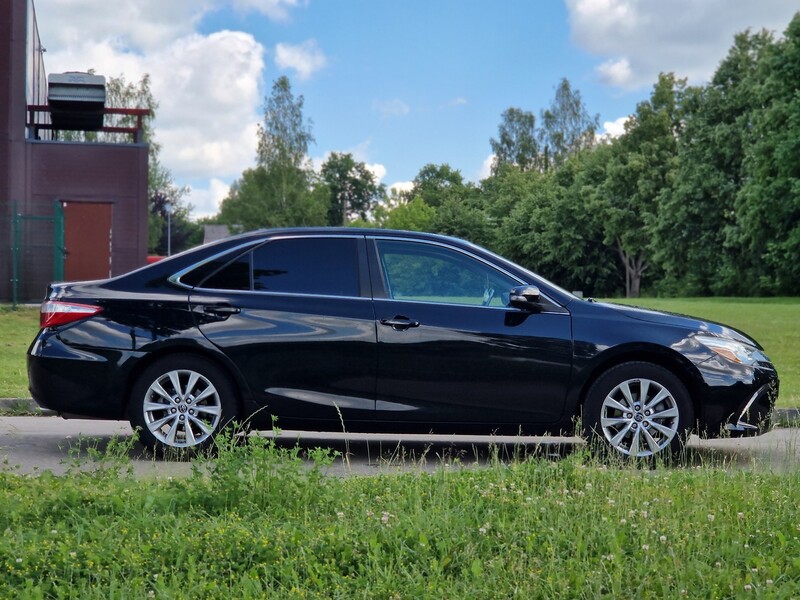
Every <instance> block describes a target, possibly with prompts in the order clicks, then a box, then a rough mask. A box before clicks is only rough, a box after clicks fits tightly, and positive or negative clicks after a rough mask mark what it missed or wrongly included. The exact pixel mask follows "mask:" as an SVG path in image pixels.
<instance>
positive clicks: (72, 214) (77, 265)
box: [61, 201, 111, 281]
mask: <svg viewBox="0 0 800 600" xmlns="http://www.w3.org/2000/svg"><path fill="white" fill-rule="evenodd" d="M61 205H62V207H63V208H64V279H66V280H67V281H85V280H89V279H105V278H106V277H110V276H111V204H108V203H99V202H67V201H63V202H62V203H61Z"/></svg>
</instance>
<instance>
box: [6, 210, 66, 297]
mask: <svg viewBox="0 0 800 600" xmlns="http://www.w3.org/2000/svg"><path fill="white" fill-rule="evenodd" d="M12 210H13V215H12V217H11V303H12V306H13V307H14V308H16V307H17V305H18V304H19V303H20V301H21V300H22V298H21V294H22V291H23V290H24V289H25V288H26V283H31V284H36V283H44V280H47V282H49V281H60V280H63V279H64V255H65V248H64V209H63V207H62V205H61V202H60V201H59V200H56V201H55V202H54V203H53V215H52V216H49V217H47V216H39V215H25V214H22V213H20V212H18V210H17V202H16V200H15V201H14V202H13V204H12ZM47 256H50V257H52V267H51V268H48V267H47V266H45V265H44V264H43V263H44V262H50V261H49V260H47V258H46V257H47Z"/></svg>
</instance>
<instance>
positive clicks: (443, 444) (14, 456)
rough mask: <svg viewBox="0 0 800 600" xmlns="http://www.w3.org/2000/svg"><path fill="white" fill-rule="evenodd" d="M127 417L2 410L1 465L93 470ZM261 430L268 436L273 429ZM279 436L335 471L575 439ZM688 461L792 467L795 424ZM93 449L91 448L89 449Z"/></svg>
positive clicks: (499, 452)
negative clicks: (320, 456)
mask: <svg viewBox="0 0 800 600" xmlns="http://www.w3.org/2000/svg"><path fill="white" fill-rule="evenodd" d="M131 435H132V433H131V428H130V426H129V425H128V424H127V423H125V422H108V421H89V420H69V421H67V420H63V419H60V418H57V417H0V469H3V470H7V471H8V470H12V471H15V472H18V473H26V474H32V473H38V472H42V471H47V470H49V471H52V472H53V473H56V474H61V473H65V472H66V471H67V470H68V469H70V468H82V469H91V468H93V467H94V466H96V463H95V462H93V458H94V456H96V455H98V453H99V455H100V456H102V455H103V453H104V452H105V450H106V448H107V446H108V444H109V441H110V440H111V439H112V438H114V437H115V436H117V437H120V438H122V439H130V436H131ZM265 435H272V434H271V433H268V434H265ZM278 443H280V444H282V445H285V446H293V445H294V444H296V443H299V444H300V446H301V447H302V448H306V449H308V448H315V447H317V446H321V447H330V448H332V449H334V450H336V451H338V452H340V453H341V454H342V456H345V455H346V456H347V457H348V460H342V459H340V460H337V461H336V462H335V463H334V465H333V466H332V467H330V472H331V473H332V474H335V475H347V474H372V473H392V472H397V471H402V470H408V469H425V470H433V469H437V468H439V467H441V466H442V465H447V466H448V467H459V466H462V465H474V464H484V463H485V462H486V461H487V460H488V458H489V457H490V456H492V455H493V453H495V455H496V456H499V457H500V459H501V460H508V459H510V458H511V457H513V456H526V455H530V454H533V453H539V454H544V455H549V456H554V457H557V456H563V455H564V454H566V453H568V452H570V450H571V449H573V448H574V447H576V445H577V444H580V443H581V442H580V441H578V440H576V439H575V438H555V437H550V438H543V437H536V438H533V437H505V436H496V437H489V436H431V435H402V436H398V435H391V434H370V435H362V434H347V435H345V434H328V433H316V432H313V433H309V432H296V431H284V432H281V434H280V435H279V438H278ZM689 448H690V451H689V453H688V458H687V461H686V462H687V463H688V464H690V465H696V464H708V463H709V462H714V463H716V464H725V465H727V466H729V467H731V468H762V469H763V468H767V469H775V470H781V471H786V470H790V469H791V470H794V469H795V468H797V465H798V463H800V429H797V428H784V429H776V430H774V431H771V432H769V433H767V434H766V435H763V436H760V437H755V438H747V439H733V440H699V439H697V438H694V437H693V438H692V439H691V440H690V442H689ZM93 450H96V452H94V451H93ZM129 455H130V458H131V461H132V464H133V467H134V469H135V471H136V472H137V473H139V474H141V475H143V476H160V477H167V476H173V475H180V474H185V473H189V472H190V471H191V464H189V463H186V462H183V463H181V462H170V461H163V460H158V459H154V458H152V457H150V456H148V455H147V454H146V453H144V452H143V450H142V449H141V447H139V446H138V445H136V446H135V447H134V449H133V450H132V451H131V452H130V453H129Z"/></svg>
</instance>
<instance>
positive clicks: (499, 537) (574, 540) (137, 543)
mask: <svg viewBox="0 0 800 600" xmlns="http://www.w3.org/2000/svg"><path fill="white" fill-rule="evenodd" d="M222 446H223V447H222V448H221V450H220V453H219V456H218V457H217V458H216V459H214V460H207V459H206V460H199V461H198V462H197V463H196V464H195V469H194V471H193V473H192V475H191V476H189V477H187V478H181V479H154V480H146V481H139V480H136V479H134V478H133V476H132V475H131V474H130V472H129V471H128V470H127V468H126V464H125V460H124V459H121V460H120V461H119V462H117V463H116V464H112V465H111V466H106V467H105V468H103V469H100V470H98V471H96V472H94V473H84V472H73V473H71V474H69V475H68V476H65V477H55V476H52V475H42V476H39V477H36V478H31V477H23V476H16V475H13V474H8V473H3V474H0V531H3V532H4V535H3V538H2V541H1V542H0V597H4V598H5V597H13V598H42V597H48V598H82V599H84V598H85V599H91V598H104V599H105V598H148V597H154V598H176V599H178V598H187V599H188V598H261V597H270V598H272V597H275V598H347V599H351V598H460V599H462V598H463V599H470V598H481V599H483V598H596V597H609V598H622V597H631V598H680V597H687V598H695V597H705V598H730V597H750V596H753V595H756V596H762V597H781V598H783V597H787V598H788V597H795V596H797V595H798V594H800V559H798V556H800V541H799V539H800V506H798V503H797V501H796V499H797V498H798V497H799V496H800V474H798V473H797V472H792V473H788V474H774V473H761V472H754V471H741V470H734V471H732V472H726V471H725V470H724V469H722V468H716V467H714V466H702V467H699V468H667V467H664V466H659V467H656V468H652V469H651V468H640V467H638V466H637V465H635V464H628V465H624V464H620V465H613V466H605V465H601V464H598V463H597V462H595V461H593V460H592V459H591V458H589V457H588V456H587V455H586V454H584V453H581V452H579V453H576V454H573V455H571V456H569V457H567V458H565V459H562V460H559V461H550V460H545V459H535V458H534V459H529V460H524V461H514V462H511V463H504V462H501V461H497V460H495V461H493V462H492V463H491V464H490V465H489V466H488V467H487V468H484V469H477V468H474V469H473V468H452V467H451V468H445V467H442V468H440V469H438V470H437V471H435V472H429V473H425V472H420V471H412V472H409V473H406V474H402V475H382V476H375V477H352V478H347V479H340V478H336V477H327V476H325V475H324V473H325V469H326V466H327V465H329V464H330V461H331V460H333V457H332V456H331V454H330V453H329V452H327V451H324V450H315V451H312V452H311V454H313V456H312V459H313V460H312V463H311V464H310V465H308V463H306V462H305V461H304V460H303V457H302V456H301V455H300V451H299V450H298V449H296V448H290V449H286V448H280V447H277V446H276V445H275V443H274V441H272V440H268V439H265V438H253V437H251V438H250V439H249V440H248V441H247V442H246V443H244V444H241V443H240V444H234V443H230V442H225V441H223V444H222Z"/></svg>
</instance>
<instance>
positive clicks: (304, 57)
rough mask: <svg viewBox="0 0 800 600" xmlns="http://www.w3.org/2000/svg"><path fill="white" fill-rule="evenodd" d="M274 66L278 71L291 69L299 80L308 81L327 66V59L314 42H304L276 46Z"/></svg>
mask: <svg viewBox="0 0 800 600" xmlns="http://www.w3.org/2000/svg"><path fill="white" fill-rule="evenodd" d="M275 64H276V65H278V68H279V69H283V70H287V69H293V70H294V71H296V72H297V77H298V78H299V79H308V78H309V77H311V76H312V75H313V74H314V73H316V72H317V71H319V70H320V69H322V68H324V67H325V65H327V64H328V59H327V58H326V57H325V54H324V53H323V52H322V50H320V48H319V46H318V45H317V41H316V40H313V39H312V40H306V41H305V42H303V43H302V44H296V45H291V44H278V45H277V46H275Z"/></svg>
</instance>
